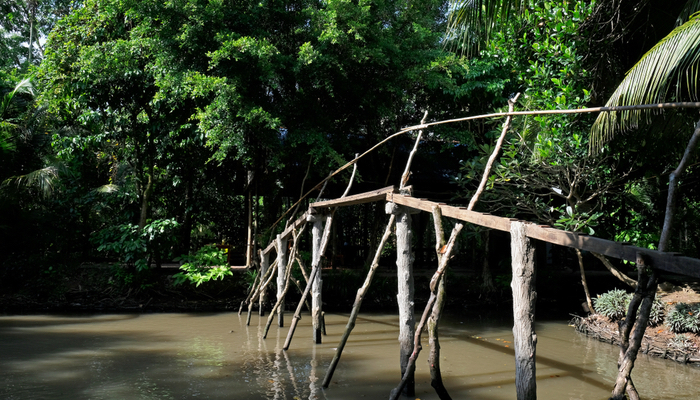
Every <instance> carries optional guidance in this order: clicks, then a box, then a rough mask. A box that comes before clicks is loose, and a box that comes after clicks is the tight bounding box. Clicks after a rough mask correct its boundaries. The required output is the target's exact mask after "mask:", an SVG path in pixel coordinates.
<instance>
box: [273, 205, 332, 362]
mask: <svg viewBox="0 0 700 400" xmlns="http://www.w3.org/2000/svg"><path fill="white" fill-rule="evenodd" d="M321 218H322V217H320V216H318V215H316V214H310V215H309V216H308V217H307V221H309V222H313V223H314V225H313V229H316V228H317V226H316V222H317V221H316V220H317V219H319V220H321V221H322V219H321ZM332 223H333V215H332V213H331V215H329V216H327V217H326V226H325V228H324V230H323V237H322V238H321V244H320V247H319V251H318V261H319V262H318V263H313V264H312V266H311V274H310V275H309V283H308V284H307V285H306V289H304V293H303V294H302V295H301V299H300V300H299V305H298V306H297V310H296V312H294V318H293V319H292V323H291V325H290V326H289V332H288V333H287V340H285V342H284V347H283V348H282V349H283V350H288V349H289V346H290V344H291V343H292V338H293V337H294V331H295V330H296V328H297V324H298V323H299V320H300V319H301V309H302V307H303V305H304V302H305V301H306V296H308V295H309V292H310V290H311V289H312V287H313V284H312V283H313V282H314V280H315V279H316V275H317V274H318V273H319V271H320V269H321V265H320V260H321V256H322V255H323V252H324V251H325V250H326V246H327V245H328V236H329V235H330V232H331V229H330V228H331V224H332ZM312 233H313V232H312ZM312 259H314V260H315V259H316V258H312ZM319 286H320V285H319ZM319 289H320V288H319ZM320 312H321V310H320V309H319V310H318V314H319V317H320ZM313 314H314V307H313V304H312V306H311V315H312V316H313ZM319 319H320V318H319ZM316 326H318V327H320V324H319V325H316ZM316 326H315V327H316ZM318 337H319V338H320V337H321V335H320V330H319V335H318ZM315 338H316V337H314V339H315Z"/></svg>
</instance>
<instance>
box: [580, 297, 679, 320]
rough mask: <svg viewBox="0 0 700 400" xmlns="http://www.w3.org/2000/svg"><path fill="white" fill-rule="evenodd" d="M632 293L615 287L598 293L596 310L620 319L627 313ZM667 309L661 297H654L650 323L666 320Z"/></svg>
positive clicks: (614, 318)
mask: <svg viewBox="0 0 700 400" xmlns="http://www.w3.org/2000/svg"><path fill="white" fill-rule="evenodd" d="M631 299H632V294H631V293H627V292H625V291H624V290H622V289H613V290H611V291H609V292H607V293H603V294H601V295H598V297H597V298H596V299H593V302H594V307H595V310H596V312H597V313H598V314H600V315H603V316H605V317H608V318H610V319H611V320H613V321H619V320H621V319H623V318H624V317H625V316H626V315H627V309H628V308H629V304H630V300H631ZM665 314H666V309H665V308H664V304H663V303H662V302H661V301H660V300H659V299H654V302H653V303H652V305H651V313H649V325H651V326H656V325H659V324H661V323H662V322H663V321H664V316H665Z"/></svg>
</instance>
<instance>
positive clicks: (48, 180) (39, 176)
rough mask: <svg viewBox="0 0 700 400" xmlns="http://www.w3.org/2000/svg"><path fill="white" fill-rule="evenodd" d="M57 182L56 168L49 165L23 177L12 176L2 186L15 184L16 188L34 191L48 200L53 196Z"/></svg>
mask: <svg viewBox="0 0 700 400" xmlns="http://www.w3.org/2000/svg"><path fill="white" fill-rule="evenodd" d="M57 180H58V167H57V166H56V165H49V166H47V167H44V168H41V169H37V170H35V171H32V172H29V173H28V174H25V175H18V176H13V177H11V178H8V179H6V180H5V181H4V182H3V186H9V185H10V184H12V183H15V184H16V185H17V186H18V187H28V188H33V189H36V190H37V191H38V192H39V193H40V194H41V196H43V197H44V198H49V197H51V196H52V195H53V191H54V185H55V184H56V181H57Z"/></svg>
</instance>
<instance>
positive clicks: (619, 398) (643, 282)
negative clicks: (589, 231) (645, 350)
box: [610, 253, 657, 400]
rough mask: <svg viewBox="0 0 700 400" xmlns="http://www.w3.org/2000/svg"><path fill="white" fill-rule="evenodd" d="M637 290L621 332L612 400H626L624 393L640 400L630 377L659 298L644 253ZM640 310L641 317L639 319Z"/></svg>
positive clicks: (639, 256)
mask: <svg viewBox="0 0 700 400" xmlns="http://www.w3.org/2000/svg"><path fill="white" fill-rule="evenodd" d="M637 274H638V275H637V276H638V278H637V283H638V284H637V288H636V289H635V291H634V295H633V296H632V299H631V300H630V304H629V308H628V310H627V316H626V317H625V321H624V323H623V324H622V327H621V328H620V357H619V360H618V375H617V379H616V381H615V387H614V388H613V391H612V396H611V397H610V399H611V400H623V399H624V398H625V392H627V394H628V395H629V397H630V399H638V398H639V394H638V393H637V389H636V388H635V387H634V383H633V382H632V378H631V376H630V375H631V373H632V368H634V362H635V360H636V359H637V354H638V353H639V348H640V347H641V344H642V339H643V337H644V331H645V330H646V328H647V323H648V322H649V315H650V314H651V307H652V304H653V302H654V297H655V294H656V286H657V279H656V273H655V272H654V270H653V269H650V268H649V266H648V264H647V262H646V260H645V259H644V257H643V255H642V254H641V253H637ZM637 310H639V315H637ZM632 327H634V333H633V334H632V339H631V340H630V332H632Z"/></svg>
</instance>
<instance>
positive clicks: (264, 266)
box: [258, 254, 270, 317]
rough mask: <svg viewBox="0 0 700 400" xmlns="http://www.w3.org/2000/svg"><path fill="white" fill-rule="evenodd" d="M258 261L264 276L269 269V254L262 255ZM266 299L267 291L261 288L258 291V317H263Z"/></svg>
mask: <svg viewBox="0 0 700 400" xmlns="http://www.w3.org/2000/svg"><path fill="white" fill-rule="evenodd" d="M260 258H261V260H260V272H261V273H262V274H263V275H265V274H266V273H267V270H268V268H269V267H270V255H269V254H263V255H262V256H261V257H260ZM266 299H267V290H266V288H263V289H262V290H261V291H260V299H259V300H258V303H259V308H258V311H259V315H260V316H261V317H264V316H265V300H266Z"/></svg>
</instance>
